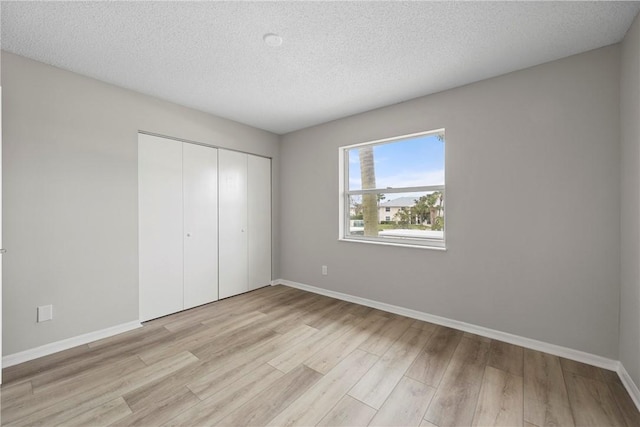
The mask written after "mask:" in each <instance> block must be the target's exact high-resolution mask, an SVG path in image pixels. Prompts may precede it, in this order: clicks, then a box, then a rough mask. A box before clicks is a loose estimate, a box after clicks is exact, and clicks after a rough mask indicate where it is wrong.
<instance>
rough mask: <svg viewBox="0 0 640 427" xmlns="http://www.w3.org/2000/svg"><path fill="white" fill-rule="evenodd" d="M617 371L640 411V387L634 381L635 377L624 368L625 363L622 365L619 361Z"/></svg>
mask: <svg viewBox="0 0 640 427" xmlns="http://www.w3.org/2000/svg"><path fill="white" fill-rule="evenodd" d="M617 372H618V376H619V377H620V381H622V385H624V388H626V389H627V392H629V396H631V399H633V403H635V404H636V407H637V408H638V411H640V389H638V386H637V385H636V383H634V382H633V379H632V378H631V376H630V375H629V373H628V372H627V370H626V369H625V368H624V365H622V362H619V364H618V369H617Z"/></svg>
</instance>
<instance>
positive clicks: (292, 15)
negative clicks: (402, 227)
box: [1, 1, 640, 134]
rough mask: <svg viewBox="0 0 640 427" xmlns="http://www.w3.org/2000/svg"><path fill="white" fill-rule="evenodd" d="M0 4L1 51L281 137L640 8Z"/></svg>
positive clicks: (562, 41)
mask: <svg viewBox="0 0 640 427" xmlns="http://www.w3.org/2000/svg"><path fill="white" fill-rule="evenodd" d="M1 8H2V9H1V12H2V21H1V22H2V38H1V43H2V49H4V50H7V51H10V52H14V53H17V54H19V55H23V56H26V57H29V58H33V59H36V60H38V61H42V62H45V63H47V64H51V65H55V66H57V67H60V68H63V69H67V70H71V71H74V72H77V73H80V74H84V75H87V76H91V77H94V78H96V79H100V80H103V81H106V82H109V83H113V84H116V85H119V86H123V87H126V88H130V89H133V90H136V91H139V92H142V93H146V94H149V95H153V96H156V97H159V98H163V99H167V100H170V101H173V102H176V103H178V104H182V105H186V106H189V107H192V108H196V109H199V110H203V111H207V112H210V113H213V114H216V115H218V116H222V117H226V118H229V119H233V120H237V121H239V122H242V123H246V124H249V125H252V126H255V127H258V128H262V129H266V130H270V131H272V132H275V133H279V134H282V133H286V132H290V131H293V130H297V129H301V128H304V127H308V126H311V125H315V124H318V123H323V122H327V121H330V120H333V119H337V118H340V117H345V116H348V115H352V114H356V113H359V112H363V111H367V110H371V109H373V108H377V107H381V106H385V105H390V104H394V103H398V102H401V101H405V100H408V99H411V98H415V97H418V96H421V95H426V94H430V93H434V92H438V91H442V90H444V89H448V88H452V87H456V86H460V85H464V84H467V83H471V82H474V81H478V80H482V79H485V78H488V77H493V76H496V75H500V74H504V73H507V72H510V71H514V70H518V69H522V68H526V67H529V66H532V65H536V64H540V63H543V62H547V61H551V60H554V59H558V58H562V57H565V56H569V55H572V54H576V53H579V52H584V51H587V50H591V49H595V48H598V47H601V46H606V45H609V44H612V43H616V42H619V41H620V40H621V39H622V38H623V36H624V34H625V32H626V31H627V29H628V28H629V26H630V24H631V22H632V20H633V18H634V16H635V15H636V14H637V13H638V11H639V10H640V2H478V3H469V2H395V1H394V2H284V1H280V2H148V1H146V2H7V1H3V2H2V4H1ZM266 33H277V34H279V35H280V36H282V38H283V39H284V42H283V44H282V45H281V46H280V47H277V48H273V47H269V46H267V45H266V44H265V43H264V42H263V36H264V35H265V34H266Z"/></svg>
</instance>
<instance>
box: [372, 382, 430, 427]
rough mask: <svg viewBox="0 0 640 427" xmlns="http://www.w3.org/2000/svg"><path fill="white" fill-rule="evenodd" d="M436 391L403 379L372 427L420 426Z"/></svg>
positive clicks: (383, 406)
mask: <svg viewBox="0 0 640 427" xmlns="http://www.w3.org/2000/svg"><path fill="white" fill-rule="evenodd" d="M435 392H436V389H435V388H433V387H429V386H428V385H426V384H423V383H421V382H420V381H416V380H414V379H411V378H409V377H403V378H402V379H401V380H400V382H399V383H398V385H397V386H396V388H395V389H393V391H392V392H391V395H390V396H389V398H388V399H387V400H386V401H385V402H384V404H383V405H382V407H381V408H380V410H379V411H378V413H377V414H376V416H375V417H374V418H373V420H371V423H370V424H369V425H370V426H392V427H393V426H416V427H417V426H419V425H420V422H421V421H422V418H423V417H424V414H425V412H426V411H427V408H428V407H429V403H431V399H432V398H433V395H434V394H435Z"/></svg>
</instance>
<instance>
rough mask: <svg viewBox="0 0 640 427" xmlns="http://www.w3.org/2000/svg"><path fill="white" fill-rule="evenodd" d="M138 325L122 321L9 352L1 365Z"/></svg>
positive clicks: (138, 325) (5, 366)
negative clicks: (70, 336) (15, 351)
mask: <svg viewBox="0 0 640 427" xmlns="http://www.w3.org/2000/svg"><path fill="white" fill-rule="evenodd" d="M140 327H142V325H141V324H140V322H139V321H137V320H136V321H134V322H129V323H123V324H121V325H116V326H112V327H110V328H106V329H101V330H99V331H94V332H89V333H87V334H82V335H78V336H77V337H72V338H67V339H64V340H60V341H56V342H52V343H49V344H45V345H42V346H40V347H36V348H32V349H29V350H25V351H21V352H19V353H14V354H9V355H7V356H4V357H3V358H2V367H3V368H8V367H9V366H13V365H17V364H19V363H23V362H28V361H29V360H33V359H37V358H39V357H43V356H48V355H50V354H53V353H57V352H59V351H62V350H68V349H70V348H72V347H76V346H79V345H83V344H88V343H90V342H93V341H97V340H100V339H103V338H108V337H111V336H113V335H117V334H121V333H123V332H127V331H130V330H132V329H136V328H140Z"/></svg>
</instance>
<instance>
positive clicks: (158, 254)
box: [138, 134, 183, 321]
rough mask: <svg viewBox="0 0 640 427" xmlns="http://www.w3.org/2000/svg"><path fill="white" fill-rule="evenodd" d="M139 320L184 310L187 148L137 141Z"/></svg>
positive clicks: (153, 140) (153, 139)
mask: <svg viewBox="0 0 640 427" xmlns="http://www.w3.org/2000/svg"><path fill="white" fill-rule="evenodd" d="M138 215H139V221H138V224H139V226H138V233H139V234H138V239H139V243H138V244H139V280H140V297H139V301H140V320H142V321H144V320H149V319H154V318H156V317H160V316H164V315H166V314H169V313H174V312H176V311H180V310H182V308H183V300H182V297H183V289H182V268H183V265H182V253H183V248H182V245H183V234H182V233H183V231H182V226H183V216H182V143H180V142H178V141H173V140H169V139H165V138H158V137H154V136H150V135H143V134H139V136H138Z"/></svg>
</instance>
